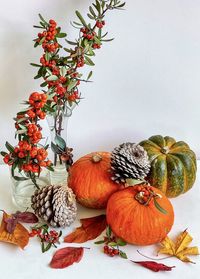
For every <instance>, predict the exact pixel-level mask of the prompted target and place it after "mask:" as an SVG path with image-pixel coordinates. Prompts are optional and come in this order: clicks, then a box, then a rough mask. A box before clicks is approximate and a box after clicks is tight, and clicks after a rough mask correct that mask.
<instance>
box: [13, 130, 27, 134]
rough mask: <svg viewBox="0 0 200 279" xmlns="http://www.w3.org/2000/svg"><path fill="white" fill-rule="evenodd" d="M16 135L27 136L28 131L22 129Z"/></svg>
mask: <svg viewBox="0 0 200 279" xmlns="http://www.w3.org/2000/svg"><path fill="white" fill-rule="evenodd" d="M15 133H16V135H23V134H26V133H27V130H24V129H22V130H17V131H16V132H15Z"/></svg>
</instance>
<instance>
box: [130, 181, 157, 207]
mask: <svg viewBox="0 0 200 279" xmlns="http://www.w3.org/2000/svg"><path fill="white" fill-rule="evenodd" d="M134 190H136V195H135V198H136V200H138V201H139V202H140V203H141V204H146V203H147V202H150V201H151V198H152V197H153V194H154V192H153V187H152V186H148V185H137V186H134Z"/></svg>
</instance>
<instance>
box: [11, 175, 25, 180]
mask: <svg viewBox="0 0 200 279" xmlns="http://www.w3.org/2000/svg"><path fill="white" fill-rule="evenodd" d="M13 178H14V179H15V180H16V181H25V180H29V178H26V177H19V176H16V175H15V176H13Z"/></svg>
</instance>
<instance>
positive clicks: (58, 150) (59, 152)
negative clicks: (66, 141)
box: [51, 142, 62, 154]
mask: <svg viewBox="0 0 200 279" xmlns="http://www.w3.org/2000/svg"><path fill="white" fill-rule="evenodd" d="M51 150H52V151H53V152H54V153H55V154H61V153H62V152H61V150H60V149H59V148H58V146H57V145H56V144H55V143H53V142H51Z"/></svg>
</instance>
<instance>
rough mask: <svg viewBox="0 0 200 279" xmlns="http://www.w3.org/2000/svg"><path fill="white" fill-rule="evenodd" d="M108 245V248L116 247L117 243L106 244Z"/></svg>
mask: <svg viewBox="0 0 200 279" xmlns="http://www.w3.org/2000/svg"><path fill="white" fill-rule="evenodd" d="M108 245H109V246H112V247H115V246H117V243H116V242H114V241H112V242H108Z"/></svg>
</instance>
